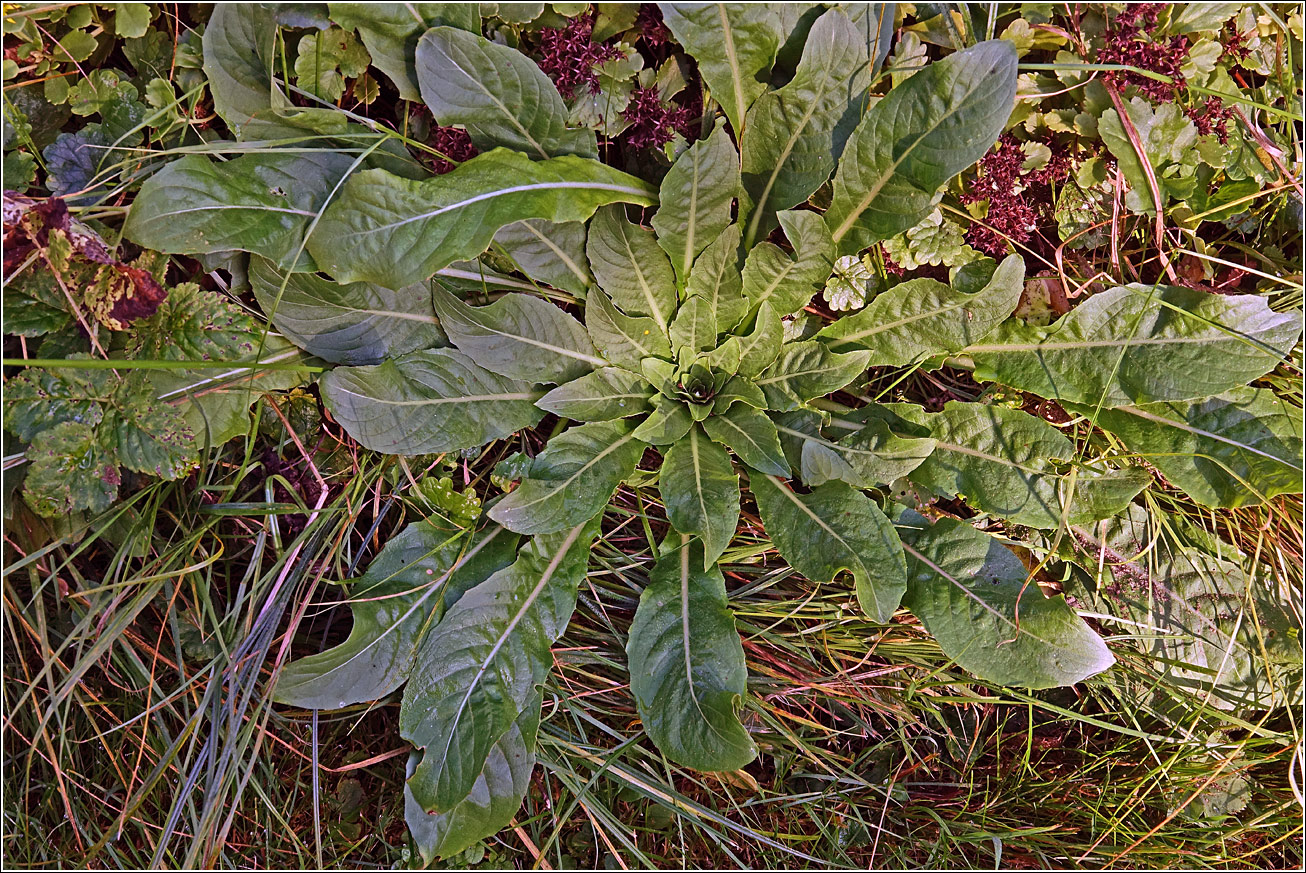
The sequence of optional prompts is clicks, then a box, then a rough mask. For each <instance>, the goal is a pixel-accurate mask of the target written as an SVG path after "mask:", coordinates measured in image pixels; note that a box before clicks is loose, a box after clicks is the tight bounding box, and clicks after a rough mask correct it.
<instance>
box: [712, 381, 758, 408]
mask: <svg viewBox="0 0 1306 873" xmlns="http://www.w3.org/2000/svg"><path fill="white" fill-rule="evenodd" d="M736 403H743V404H745V405H747V406H750V407H752V408H753V409H766V395H765V394H763V393H762V389H761V388H758V387H757V386H756V385H754V384H753V382H752V380H751V379H749V378H747V377H746V376H733V377H731V378H730V379H728V380H727V381H726V384H725V385H723V386H721V390H719V391H717V393H716V399H715V400H714V401H713V404H712V414H713V415H723V414H725V412H726V410H728V409H732V408H733V406H734V404H736Z"/></svg>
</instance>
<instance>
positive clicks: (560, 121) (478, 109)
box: [417, 27, 598, 159]
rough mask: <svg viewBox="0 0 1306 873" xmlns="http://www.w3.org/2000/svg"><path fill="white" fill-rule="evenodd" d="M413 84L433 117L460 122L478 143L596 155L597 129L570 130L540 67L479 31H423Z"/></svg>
mask: <svg viewBox="0 0 1306 873" xmlns="http://www.w3.org/2000/svg"><path fill="white" fill-rule="evenodd" d="M417 83H418V85H419V86H420V87H421V89H422V101H423V102H424V103H426V105H427V106H428V107H429V108H430V110H431V114H432V115H434V116H435V118H436V120H437V121H438V122H440V124H442V125H459V126H461V127H465V128H466V129H467V133H468V135H469V136H470V137H471V138H472V142H473V143H475V144H476V147H477V148H479V149H482V150H488V149H492V148H495V147H497V146H504V147H506V148H510V149H514V150H516V151H519V152H525V153H526V154H528V155H530V156H531V157H532V158H536V159H542V158H555V157H559V156H561V155H578V156H580V157H583V158H595V157H598V146H597V144H596V141H595V137H594V131H592V130H589V129H582V130H570V129H568V127H567V105H566V104H565V103H563V102H562V95H561V94H559V93H558V89H557V88H556V87H554V85H553V82H551V81H550V80H549V77H548V76H546V75H544V71H542V70H541V69H540V68H539V67H538V66H536V64H535V62H534V61H532V60H531V59H530V58H529V57H527V56H526V55H525V54H523V53H522V52H520V51H518V50H517V49H515V48H511V47H509V46H506V45H499V44H498V43H493V42H490V41H489V40H488V39H486V38H485V37H483V36H481V35H480V34H479V33H468V32H467V31H465V30H458V29H456V28H452V27H433V28H431V29H430V30H428V31H427V32H426V33H425V34H423V35H422V38H421V40H420V41H419V42H418V44H417Z"/></svg>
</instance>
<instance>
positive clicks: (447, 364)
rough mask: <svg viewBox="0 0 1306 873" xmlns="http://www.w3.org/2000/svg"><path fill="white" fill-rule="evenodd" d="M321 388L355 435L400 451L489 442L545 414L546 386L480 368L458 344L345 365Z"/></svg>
mask: <svg viewBox="0 0 1306 873" xmlns="http://www.w3.org/2000/svg"><path fill="white" fill-rule="evenodd" d="M319 385H320V386H321V391H322V402H323V403H324V404H326V408H327V410H328V411H330V413H331V415H332V416H333V417H334V418H335V420H336V421H338V422H340V424H341V425H343V426H344V428H345V430H347V431H348V432H349V435H350V436H352V437H353V438H354V439H356V440H358V441H359V442H360V443H362V444H363V445H364V446H366V447H367V448H369V449H372V450H373V451H377V452H386V453H388V454H392V455H419V454H423V453H426V452H451V451H458V450H459V449H469V448H472V447H474V446H481V445H484V444H485V443H487V442H489V441H490V440H495V439H499V438H500V437H505V436H508V434H511V433H515V432H516V431H519V430H521V429H522V428H524V427H530V426H531V425H533V424H535V423H536V422H537V421H539V420H540V419H541V418H542V417H543V416H544V413H543V412H542V411H541V410H540V409H538V408H537V407H536V406H535V401H536V400H538V399H539V398H540V396H541V395H542V394H543V392H542V391H539V390H537V389H535V388H532V386H531V385H529V384H527V383H525V382H518V381H516V380H513V379H508V378H505V377H503V376H500V375H498V374H496V373H491V372H490V371H489V370H485V369H483V368H481V367H478V366H477V365H476V362H475V361H473V360H472V359H471V358H469V357H467V356H466V355H464V354H463V353H462V352H459V351H456V350H454V349H433V350H431V351H426V352H414V353H412V354H409V355H403V356H401V357H398V358H393V359H391V360H389V361H386V362H384V363H382V364H378V365H376V366H374V367H337V368H336V369H334V370H332V371H331V372H329V373H327V374H325V375H324V376H323V377H322V380H321V382H320V383H319Z"/></svg>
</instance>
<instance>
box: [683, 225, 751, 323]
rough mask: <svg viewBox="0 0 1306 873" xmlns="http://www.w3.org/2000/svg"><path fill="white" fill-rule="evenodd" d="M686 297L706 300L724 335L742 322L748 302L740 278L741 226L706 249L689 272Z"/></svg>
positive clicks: (728, 228)
mask: <svg viewBox="0 0 1306 873" xmlns="http://www.w3.org/2000/svg"><path fill="white" fill-rule="evenodd" d="M685 296H686V297H689V298H693V297H700V298H702V299H703V300H706V301H707V303H708V306H709V307H710V309H711V311H712V313H713V321H714V322H715V324H716V326H717V328H718V329H719V330H720V331H721V332H722V333H726V332H729V331H731V330H734V328H735V325H737V324H739V322H740V320H741V319H743V317H744V315H745V313H747V311H748V302H747V301H746V300H745V299H744V294H743V281H742V279H741V277H740V275H739V225H737V224H732V225H730V226H729V227H727V228H726V229H725V230H724V231H722V232H721V235H720V236H718V237H717V238H716V239H715V240H713V241H712V243H711V244H710V245H708V247H707V248H705V249H703V253H702V254H701V255H699V256H698V259H697V260H695V261H694V268H693V269H692V270H690V272H689V282H688V283H686V285H685ZM713 345H715V343H713Z"/></svg>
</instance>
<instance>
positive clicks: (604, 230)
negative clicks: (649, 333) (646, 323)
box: [585, 206, 677, 334]
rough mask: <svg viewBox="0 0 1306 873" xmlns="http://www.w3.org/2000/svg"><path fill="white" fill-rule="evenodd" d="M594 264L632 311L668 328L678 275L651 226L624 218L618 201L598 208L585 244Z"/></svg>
mask: <svg viewBox="0 0 1306 873" xmlns="http://www.w3.org/2000/svg"><path fill="white" fill-rule="evenodd" d="M585 254H586V255H587V256H588V257H589V262H590V269H591V270H593V271H594V277H595V278H596V279H598V281H599V287H601V288H602V289H603V290H604V291H606V292H607V294H608V296H609V297H610V298H612V302H613V303H615V304H616V305H617V306H619V307H620V308H621V309H622V310H623V311H624V312H626V313H627V314H628V315H647V316H650V317H651V318H652V319H653V320H654V321H655V322H657V325H658V328H659V329H660V330H661V331H662V333H664V334H665V333H666V332H667V328H668V325H669V324H670V323H671V317H672V315H673V314H675V311H676V303H677V298H676V274H675V270H674V269H673V268H672V266H671V261H670V259H668V258H667V256H666V254H665V253H664V252H663V251H662V249H661V248H659V247H658V244H657V241H656V240H655V239H654V237H653V231H651V230H648V229H646V228H643V227H640V226H638V225H634V224H631V223H630V222H629V221H627V220H626V216H625V211H624V210H623V209H622V207H620V206H610V207H608V208H606V209H600V210H599V211H598V214H597V215H595V216H594V220H593V221H591V222H590V234H589V240H588V241H587V242H586V244H585Z"/></svg>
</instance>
